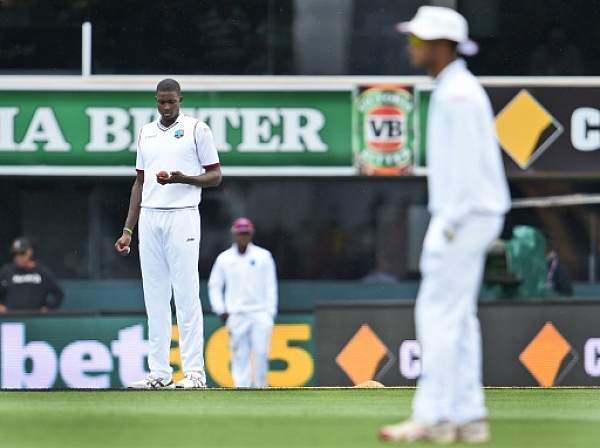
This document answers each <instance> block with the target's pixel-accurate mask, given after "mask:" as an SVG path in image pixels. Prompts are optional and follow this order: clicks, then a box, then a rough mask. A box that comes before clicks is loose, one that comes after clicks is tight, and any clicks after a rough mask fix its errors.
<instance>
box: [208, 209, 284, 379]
mask: <svg viewBox="0 0 600 448" xmlns="http://www.w3.org/2000/svg"><path fill="white" fill-rule="evenodd" d="M231 233H232V234H233V239H234V244H233V245H232V246H231V247H230V248H229V249H227V250H226V251H225V252H223V253H221V254H220V255H219V256H218V257H217V260H216V261H215V264H214V266H213V268H212V271H211V273H210V279H209V280H208V292H209V297H210V304H211V306H212V309H213V311H214V312H215V314H218V315H219V316H221V319H223V321H224V322H225V323H226V325H227V330H228V331H229V341H230V350H231V357H232V359H231V373H232V376H233V382H234V385H235V387H267V372H268V370H269V348H270V345H271V332H272V330H273V321H274V319H275V316H276V314H277V273H276V269H275V262H274V261H273V257H272V256H271V252H269V251H268V250H266V249H263V248H262V247H259V246H256V245H254V244H253V243H252V236H253V234H254V225H253V224H252V222H251V221H250V220H249V219H247V218H239V219H237V220H236V221H235V222H234V223H233V226H232V227H231ZM252 361H253V362H252ZM252 364H254V375H252Z"/></svg>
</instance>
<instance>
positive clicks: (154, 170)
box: [135, 114, 219, 208]
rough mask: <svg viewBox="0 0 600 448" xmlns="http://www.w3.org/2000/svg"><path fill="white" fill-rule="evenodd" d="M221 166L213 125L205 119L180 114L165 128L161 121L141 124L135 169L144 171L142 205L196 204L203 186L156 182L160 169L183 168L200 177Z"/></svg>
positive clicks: (170, 206)
mask: <svg viewBox="0 0 600 448" xmlns="http://www.w3.org/2000/svg"><path fill="white" fill-rule="evenodd" d="M218 165H219V155H218V154H217V149H216V147H215V143H214V139H213V136H212V132H211V130H210V128H209V127H208V126H207V125H206V124H205V123H203V122H201V121H199V120H197V119H195V118H193V117H188V116H186V115H183V114H179V116H178V117H177V120H175V122H174V123H173V124H172V125H171V126H169V127H164V126H163V125H162V124H161V123H160V120H156V121H153V122H151V123H148V124H146V125H144V126H143V127H142V130H141V131H140V135H139V137H138V145H137V159H136V164H135V167H136V170H138V171H144V188H143V191H142V207H146V208H185V207H197V206H198V204H199V203H200V200H201V197H202V189H201V188H200V187H196V186H193V185H185V184H167V185H161V184H159V183H158V182H157V181H156V175H157V174H158V173H159V172H160V171H167V172H169V173H170V172H171V171H181V172H182V173H183V174H185V175H188V176H199V175H201V174H203V173H204V172H206V170H210V169H213V168H214V167H216V166H218Z"/></svg>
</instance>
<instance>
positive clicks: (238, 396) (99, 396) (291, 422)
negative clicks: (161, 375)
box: [0, 389, 600, 448]
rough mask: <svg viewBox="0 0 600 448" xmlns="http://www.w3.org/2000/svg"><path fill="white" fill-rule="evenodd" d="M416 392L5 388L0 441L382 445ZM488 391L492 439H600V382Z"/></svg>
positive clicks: (50, 446)
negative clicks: (597, 386) (380, 432)
mask: <svg viewBox="0 0 600 448" xmlns="http://www.w3.org/2000/svg"><path fill="white" fill-rule="evenodd" d="M412 396H413V391H412V390H406V389H376V390H359V389H346V390H310V389H306V390H267V391H233V390H229V391H227V390H205V391H141V392H126V391H123V392H120V391H98V392H76V391H65V392H0V446H1V447H10V448H24V447H27V448H29V447H32V448H33V447H35V448H41V447H43V448H67V447H73V448H75V447H77V448H83V447H85V448H95V447H102V448H112V447H127V448H133V447H144V448H147V447H160V448H164V447H174V448H182V447H261V448H262V447H265V448H266V447H278V448H281V447H283V448H292V447H311V448H312V447H344V448H353V447H383V446H385V445H384V444H381V443H379V442H378V441H377V439H376V431H377V429H378V428H379V427H380V426H381V425H384V424H387V423H392V422H396V421H398V420H400V419H403V418H405V417H407V416H408V414H409V409H410V400H411V398H412ZM487 400H488V406H489V408H490V413H491V422H492V432H493V442H492V443H490V444H487V445H485V446H486V447H490V448H492V447H511V448H513V447H523V448H537V447H539V448H542V447H543V448H554V447H556V448H567V447H568V448H583V447H585V448H588V447H590V448H591V447H598V446H600V390H594V389H546V390H542V389H529V390H527V389H514V390H512V389H511V390H507V389H499V390H494V389H492V390H488V391H487ZM407 446H425V445H424V444H413V445H407ZM455 446H460V445H455Z"/></svg>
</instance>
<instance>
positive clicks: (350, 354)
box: [335, 324, 388, 385]
mask: <svg viewBox="0 0 600 448" xmlns="http://www.w3.org/2000/svg"><path fill="white" fill-rule="evenodd" d="M387 353H388V348H387V347H386V345H385V344H384V343H383V342H382V341H381V339H379V337H378V336H377V335H376V334H375V332H374V331H373V330H371V327H369V326H368V325H367V324H364V325H362V326H361V327H360V329H359V330H358V331H357V332H356V334H355V335H354V336H352V338H351V339H350V340H349V341H348V343H347V344H346V346H345V347H344V348H343V349H342V351H341V352H340V353H339V354H338V355H337V357H336V358H335V362H336V363H337V365H338V366H340V368H341V369H342V370H343V371H344V373H346V375H348V377H349V378H350V380H351V381H352V382H353V383H354V384H355V385H356V384H361V383H364V382H365V381H370V380H372V379H373V378H375V373H376V371H377V367H378V366H379V364H380V363H381V361H382V360H383V359H384V357H385V356H386V355H387Z"/></svg>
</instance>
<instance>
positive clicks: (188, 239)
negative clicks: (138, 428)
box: [115, 79, 221, 389]
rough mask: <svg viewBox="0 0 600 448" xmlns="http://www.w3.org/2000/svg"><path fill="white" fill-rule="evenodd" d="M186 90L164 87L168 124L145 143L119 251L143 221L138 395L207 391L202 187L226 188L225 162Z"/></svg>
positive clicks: (162, 107)
mask: <svg viewBox="0 0 600 448" xmlns="http://www.w3.org/2000/svg"><path fill="white" fill-rule="evenodd" d="M181 101H182V97H181V89H180V86H179V84H178V83H177V81H175V80H172V79H164V80H162V81H161V82H160V83H158V86H157V88H156V104H157V108H158V112H159V115H160V119H159V120H157V121H153V122H152V123H148V124H146V125H145V126H144V127H143V128H142V130H141V132H140V135H139V138H138V148H137V161H136V170H137V177H136V180H135V182H134V184H133V187H132V189H131V197H130V201H129V213H128V214H127V220H126V221H125V227H124V228H123V234H122V236H121V237H120V238H119V239H118V240H117V242H116V243H115V248H116V250H117V252H119V253H120V254H122V255H127V254H128V253H129V250H130V248H129V246H130V244H131V235H132V234H133V229H134V227H135V225H136V223H137V221H138V217H139V232H140V234H139V249H140V265H141V268H142V280H143V286H144V301H145V304H146V313H147V315H148V334H149V354H148V364H149V367H150V374H149V376H148V377H147V378H145V379H141V380H140V381H138V382H135V383H133V384H130V385H129V387H130V388H135V389H156V388H173V387H178V388H202V387H206V374H205V371H204V355H203V349H204V335H203V332H204V329H203V321H202V319H203V318H202V307H201V304H200V286H199V278H198V256H199V250H200V215H199V212H198V204H199V203H200V199H201V192H202V188H204V187H215V186H217V185H219V184H220V182H221V170H220V165H219V157H218V155H217V150H216V148H215V144H214V141H213V137H212V133H211V131H210V129H209V127H208V126H207V125H206V124H204V123H202V122H200V121H198V120H197V119H195V118H193V117H188V116H185V115H183V114H182V113H180V111H179V108H180V104H181ZM171 296H173V297H174V299H175V305H176V309H177V324H178V327H179V334H180V340H179V347H180V352H181V360H182V363H183V370H184V373H185V378H184V379H183V380H181V381H180V382H178V383H177V384H176V385H175V384H173V380H172V368H171V366H170V364H169V351H170V346H171V307H170V301H171Z"/></svg>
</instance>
